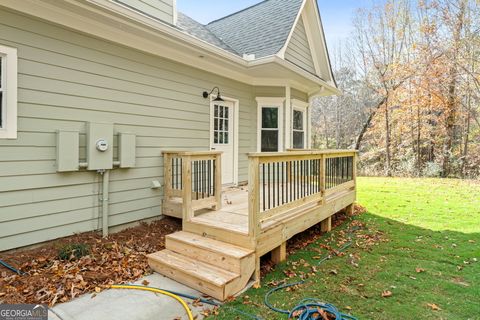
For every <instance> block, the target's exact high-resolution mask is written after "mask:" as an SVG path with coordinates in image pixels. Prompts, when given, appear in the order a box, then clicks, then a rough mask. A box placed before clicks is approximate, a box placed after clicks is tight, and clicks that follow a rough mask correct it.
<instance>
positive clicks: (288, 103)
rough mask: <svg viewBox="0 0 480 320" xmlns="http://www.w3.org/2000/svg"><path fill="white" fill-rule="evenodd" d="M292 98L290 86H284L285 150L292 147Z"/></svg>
mask: <svg viewBox="0 0 480 320" xmlns="http://www.w3.org/2000/svg"><path fill="white" fill-rule="evenodd" d="M291 116H292V99H291V90H290V86H286V87H285V117H284V118H285V127H284V128H285V130H284V132H285V144H284V147H285V150H286V149H289V148H291V147H292V142H291V140H292V138H291V137H292V118H291Z"/></svg>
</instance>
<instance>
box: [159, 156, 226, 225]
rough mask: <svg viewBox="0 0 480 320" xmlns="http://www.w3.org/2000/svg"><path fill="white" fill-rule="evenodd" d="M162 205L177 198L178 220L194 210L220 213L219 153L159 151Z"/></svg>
mask: <svg viewBox="0 0 480 320" xmlns="http://www.w3.org/2000/svg"><path fill="white" fill-rule="evenodd" d="M162 153H163V156H164V158H163V159H164V186H165V189H164V201H171V200H172V199H173V198H180V199H181V201H182V216H183V219H184V220H191V218H192V217H193V215H194V212H195V211H196V210H200V209H206V208H214V209H215V210H218V209H220V207H221V204H222V201H221V199H222V175H221V172H222V169H221V155H222V152H221V151H197V152H194V151H191V152H190V151H188V152H187V151H163V152H162Z"/></svg>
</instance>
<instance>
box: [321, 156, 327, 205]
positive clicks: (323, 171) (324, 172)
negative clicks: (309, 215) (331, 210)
mask: <svg viewBox="0 0 480 320" xmlns="http://www.w3.org/2000/svg"><path fill="white" fill-rule="evenodd" d="M325 162H326V160H325V155H322V159H321V160H320V193H321V195H322V205H324V204H325V189H326V188H325V181H326V179H325V175H326V166H325Z"/></svg>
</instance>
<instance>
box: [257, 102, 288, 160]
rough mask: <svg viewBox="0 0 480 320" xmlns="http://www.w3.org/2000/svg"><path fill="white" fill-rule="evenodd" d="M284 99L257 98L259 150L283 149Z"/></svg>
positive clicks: (276, 150)
mask: <svg viewBox="0 0 480 320" xmlns="http://www.w3.org/2000/svg"><path fill="white" fill-rule="evenodd" d="M283 100H285V99H284V98H257V102H258V121H257V124H258V130H257V141H258V146H257V149H258V151H259V152H278V151H282V150H283V136H282V134H283V114H282V112H283Z"/></svg>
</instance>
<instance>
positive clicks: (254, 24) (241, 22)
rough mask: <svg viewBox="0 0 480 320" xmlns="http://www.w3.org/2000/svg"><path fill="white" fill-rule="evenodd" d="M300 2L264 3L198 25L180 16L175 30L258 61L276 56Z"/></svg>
mask: <svg viewBox="0 0 480 320" xmlns="http://www.w3.org/2000/svg"><path fill="white" fill-rule="evenodd" d="M301 4H302V0H265V1H262V2H260V3H258V4H256V5H253V6H251V7H248V8H246V9H243V10H241V11H239V12H236V13H233V14H231V15H228V16H226V17H223V18H221V19H218V20H215V21H212V22H210V23H209V24H207V25H205V26H204V25H202V24H200V23H198V22H196V21H195V20H193V19H191V18H189V17H187V16H186V15H184V14H180V13H179V15H178V22H177V25H178V27H180V28H182V29H184V30H185V31H186V32H188V33H190V34H191V35H193V36H195V37H197V38H199V39H202V40H204V41H207V42H209V43H211V44H213V45H215V46H217V47H220V48H223V49H225V50H228V51H230V52H233V53H235V54H237V55H239V56H243V54H255V58H261V57H265V56H269V55H273V54H276V53H277V52H278V51H280V49H281V48H282V47H283V45H284V44H285V42H286V41H287V38H288V34H289V33H290V30H291V29H292V27H293V24H294V22H295V18H296V16H297V14H298V11H299V10H300V6H301Z"/></svg>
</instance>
